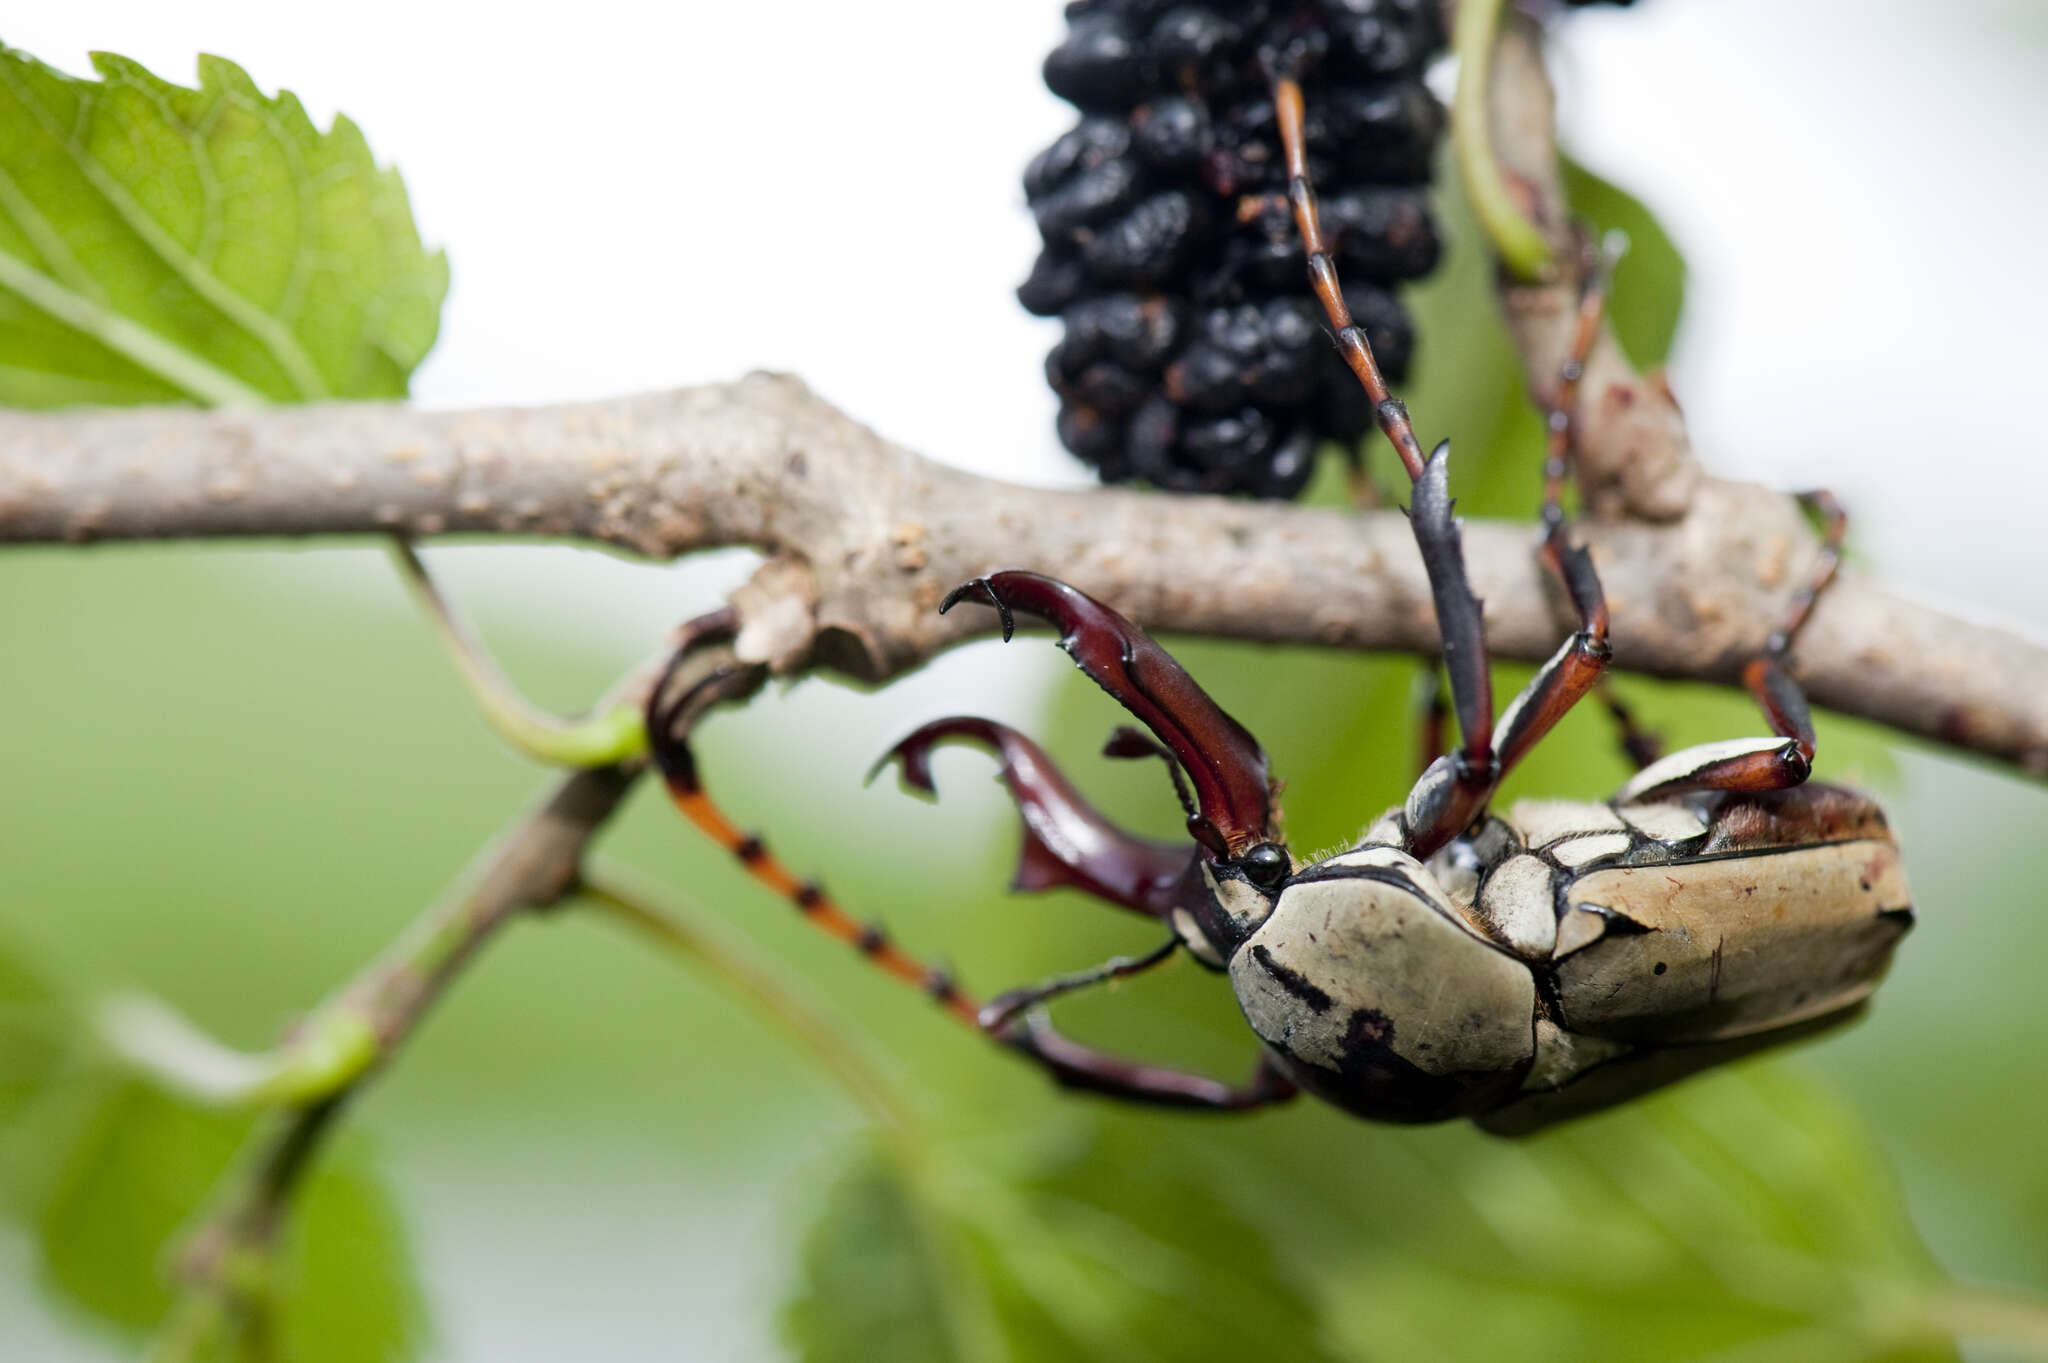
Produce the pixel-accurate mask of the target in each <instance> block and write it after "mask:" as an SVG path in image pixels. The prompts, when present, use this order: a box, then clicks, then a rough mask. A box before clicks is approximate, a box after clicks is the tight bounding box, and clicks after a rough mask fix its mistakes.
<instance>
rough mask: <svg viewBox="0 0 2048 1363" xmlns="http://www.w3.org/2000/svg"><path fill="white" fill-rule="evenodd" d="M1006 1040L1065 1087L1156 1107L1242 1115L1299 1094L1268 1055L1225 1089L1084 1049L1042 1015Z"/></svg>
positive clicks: (1181, 1073) (1201, 1078)
mask: <svg viewBox="0 0 2048 1363" xmlns="http://www.w3.org/2000/svg"><path fill="white" fill-rule="evenodd" d="M1002 1040H1003V1042H1004V1043H1005V1044H1006V1045H1008V1046H1010V1047H1012V1048H1014V1049H1015V1050H1017V1051H1019V1052H1021V1053H1022V1054H1024V1055H1026V1056H1028V1057H1030V1058H1031V1059H1032V1060H1033V1061H1035V1062H1037V1063H1038V1064H1039V1065H1041V1066H1042V1067H1044V1069H1045V1070H1046V1072H1047V1073H1049V1074H1051V1075H1052V1077H1053V1080H1054V1081H1055V1082H1056V1083H1058V1084H1059V1085H1060V1086H1061V1087H1062V1088H1071V1089H1080V1090H1083V1091H1085V1092H1088V1093H1098V1094H1101V1095H1103V1096H1104V1097H1108V1098H1120V1099H1122V1100H1124V1101H1126V1102H1132V1103H1144V1104H1148V1105H1150V1106H1154V1107H1179V1108H1209V1109H1213V1110H1216V1111H1223V1112H1242V1111H1245V1110H1246V1109H1248V1108H1255V1107H1265V1106H1267V1105H1269V1104H1272V1103H1281V1102H1285V1101H1287V1100H1288V1099H1289V1098H1292V1097H1293V1096H1294V1095H1295V1094H1296V1093H1297V1092H1298V1091H1299V1090H1297V1089H1296V1088H1295V1085H1294V1081H1293V1080H1291V1079H1289V1078H1288V1077H1287V1076H1286V1075H1284V1074H1282V1073H1280V1071H1279V1070H1278V1069H1277V1068H1275V1066H1274V1065H1273V1062H1272V1061H1271V1060H1269V1059H1267V1058H1266V1057H1265V1056H1263V1055H1261V1056H1260V1057H1259V1061H1258V1064H1257V1065H1256V1066H1255V1067H1254V1068H1253V1070H1252V1073H1251V1076H1250V1077H1249V1078H1248V1079H1246V1080H1245V1081H1244V1082H1243V1083H1241V1084H1226V1083H1224V1082H1223V1081H1222V1080H1220V1079H1211V1078H1209V1077H1207V1076H1206V1075H1200V1074H1190V1073H1188V1072H1187V1071H1185V1070H1175V1069H1168V1068H1165V1067H1163V1066H1159V1065H1148V1064H1145V1063H1143V1062H1141V1061H1135V1060H1125V1059H1123V1058H1122V1057H1120V1056H1114V1055H1110V1054H1107V1053H1106V1052H1103V1051H1098V1050H1095V1049H1093V1048H1092V1047H1088V1046H1083V1045H1082V1044H1081V1043H1079V1042H1077V1041H1073V1040H1070V1039H1069V1038H1067V1037H1065V1036H1062V1035H1061V1034H1060V1033H1059V1032H1056V1031H1054V1030H1053V1027H1052V1024H1051V1023H1050V1022H1048V1021H1047V1020H1046V1019H1045V1016H1044V1014H1042V1013H1031V1014H1028V1015H1026V1016H1025V1017H1024V1018H1023V1019H1022V1020H1021V1021H1019V1022H1017V1023H1014V1024H1012V1025H1011V1027H1010V1028H1009V1030H1008V1031H1006V1032H1005V1033H1004V1034H1003V1035H1002Z"/></svg>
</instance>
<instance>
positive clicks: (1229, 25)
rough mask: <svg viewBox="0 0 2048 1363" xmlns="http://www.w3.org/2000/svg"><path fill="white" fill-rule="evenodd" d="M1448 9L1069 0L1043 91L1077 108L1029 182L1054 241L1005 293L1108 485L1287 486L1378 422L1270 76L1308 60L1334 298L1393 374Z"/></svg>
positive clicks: (1381, 3)
mask: <svg viewBox="0 0 2048 1363" xmlns="http://www.w3.org/2000/svg"><path fill="white" fill-rule="evenodd" d="M1439 14H1440V6H1439V4H1438V3H1437V0H1209V3H1207V4H1191V3H1173V2H1172V0H1076V2H1075V3H1072V4H1070V5H1068V7H1067V18H1068V33H1067V37H1066V40H1065V41H1064V42H1062V43H1061V44H1060V46H1059V47H1058V48H1057V49H1056V50H1055V51H1054V52H1053V53H1052V55H1051V56H1049V57H1048V58H1047V59H1046V63H1045V76H1046V84H1047V85H1049V86H1050V87H1051V88H1052V89H1053V91H1054V93H1056V94H1059V95H1061V96H1063V97H1065V98H1066V99H1068V100H1069V101H1070V102H1072V103H1073V104H1075V105H1076V106H1077V107H1079V108H1080V109H1081V110H1082V112H1083V117H1082V119H1081V121H1080V122H1079V123H1078V124H1076V125H1075V127H1074V128H1073V130H1072V131H1070V132H1068V133H1067V134H1066V135H1065V136H1063V137H1061V138H1060V139H1058V140H1057V141H1056V142H1054V143H1053V144H1052V145H1051V146H1050V147H1047V148H1046V149H1045V151H1043V152H1042V153H1040V154H1039V155H1038V157H1037V158H1036V159H1034V160H1033V161H1032V163H1031V165H1030V168H1029V169H1028V170H1027V171H1026V172H1025V175H1024V191H1025V195H1026V197H1027V198H1028V199H1029V201H1030V204H1031V210H1032V213H1033V215H1034V216H1035V218H1036V219H1037V222H1038V227H1039V232H1040V235H1041V236H1042V237H1043V238H1044V241H1045V250H1044V252H1043V254H1041V255H1040V257H1039V260H1038V263H1037V265H1036V266H1034V267H1033V269H1032V271H1031V276H1030V278H1028V279H1027V280H1025V281H1024V283H1023V284H1022V285H1021V286H1020V287H1019V288H1018V290H1017V296H1018V298H1019V299H1020V300H1021V301H1022V302H1023V304H1024V306H1025V307H1026V308H1028V309H1030V310H1031V311H1032V312H1035V313H1038V314H1040V315H1041V316H1044V315H1052V314H1055V313H1056V314H1058V315H1059V316H1060V317H1061V319H1062V322H1063V323H1064V327H1065V336H1064V339H1062V340H1061V342H1060V343H1059V345H1057V346H1055V347H1054V348H1053V350H1052V353H1051V354H1049V355H1048V356H1047V357H1046V377H1047V379H1048V381H1049V382H1050V383H1051V384H1052V386H1053V388H1054V390H1055V391H1056V392H1057V393H1058V394H1059V396H1060V401H1061V406H1060V416H1059V422H1058V429H1059V435H1060V439H1061V441H1062V443H1064V444H1065V445H1066V446H1067V448H1068V449H1069V450H1071V451H1073V453H1074V454H1076V455H1077V456H1079V457H1080V458H1082V459H1083V460H1085V461H1087V462H1088V463H1090V464H1093V465H1094V466H1095V467H1096V468H1097V470H1098V471H1099V472H1100V474H1101V476H1102V477H1103V479H1104V480H1105V481H1110V482H1120V481H1124V480H1127V479H1137V480H1142V481H1144V482H1149V483H1152V484H1154V485H1156V486H1159V487H1163V488H1170V489H1176V490H1182V491H1206V492H1241V493H1248V494H1250V495H1253V496H1258V497H1291V496H1294V495H1296V494H1297V493H1299V492H1300V490H1301V488H1302V487H1303V486H1304V485H1305V484H1306V483H1307V481H1308V479H1309V476H1310V474H1311V473H1312V472H1313V467H1314V453H1315V449H1316V446H1317V443H1318V442H1319V441H1322V440H1330V439H1335V440H1345V441H1349V440H1356V439H1357V438H1358V437H1359V436H1360V435H1361V434H1362V433H1363V432H1364V431H1366V430H1367V429H1368V428H1369V426H1370V425H1371V419H1372V412H1371V409H1370V406H1369V404H1368V403H1366V401H1365V399H1364V395H1363V393H1362V392H1361V391H1360V390H1359V388H1358V384H1357V381H1356V379H1355V378H1354V377H1353V376H1352V375H1351V373H1350V371H1349V370H1347V369H1346V368H1345V367H1344V365H1343V363H1342V362H1341V361H1340V360H1338V359H1337V357H1336V355H1335V352H1334V351H1333V350H1332V349H1331V347H1330V344H1329V341H1328V338H1327V336H1326V334H1325V332H1324V329H1323V318H1322V314H1321V311H1320V309H1319V308H1318V307H1317V306H1316V304H1315V303H1314V301H1313V299H1312V297H1311V295H1310V293H1309V290H1308V284H1307V262H1306V258H1305V255H1304V253H1303V250H1302V247H1301V242H1300V238H1299V236H1298V235H1297V233H1296V229H1295V224H1294V219H1293V214H1292V212H1291V211H1290V209H1289V207H1288V204H1287V200H1286V189H1287V177H1286V169H1285V166H1284V164H1283V161H1282V157H1281V152H1280V142H1279V130H1278V126H1277V122H1276V119H1275V116H1274V108H1273V97H1272V90H1271V86H1270V72H1271V71H1272V70H1273V69H1274V68H1275V64H1276V63H1278V64H1283V65H1285V66H1287V68H1288V69H1290V70H1299V71H1300V72H1301V78H1302V85H1303V92H1304V96H1305V99H1306V106H1307V107H1306V117H1305V119H1304V129H1303V132H1304V137H1305V140H1306V143H1307V152H1308V162H1309V166H1308V168H1309V173H1310V176H1311V178H1312V179H1313V180H1314V181H1315V183H1316V186H1317V189H1318V191H1319V197H1320V199H1321V204H1322V216H1323V223H1324V234H1325V237H1326V238H1327V239H1328V241H1329V243H1330V249H1331V252H1332V254H1333V255H1334V256H1335V257H1336V259H1337V262H1338V265H1339V268H1340V269H1341V271H1342V272H1343V276H1344V279H1345V297H1346V299H1347V301H1349V303H1350V305H1351V308H1352V311H1353V313H1354V315H1355V316H1356V318H1357V320H1358V322H1359V324H1360V325H1361V326H1363V327H1364V328H1365V330H1366V334H1367V335H1368V337H1369V338H1370V339H1371V341H1372V343H1373V346H1374V348H1375V351H1376V353H1377V354H1378V357H1379V361H1380V365H1381V368H1382V369H1383V370H1384V371H1385V372H1386V373H1387V374H1388V375H1389V376H1390V377H1393V378H1399V377H1400V376H1401V374H1402V373H1403V371H1404V370H1405V369H1406V367H1407V364H1408V359H1409V356H1410V354H1411V352H1412V350H1413V347H1414V327H1413V324H1412V323H1411V322H1410V320H1409V318H1408V315H1407V313H1406V312H1405V311H1404V310H1403V309H1402V308H1401V305H1400V303H1399V302H1398V301H1397V300H1396V299H1395V297H1394V295H1393V293H1392V292H1391V286H1392V285H1393V284H1394V283H1396V282H1397V281H1399V280H1403V279H1409V278H1414V277H1416V276H1418V275H1421V274H1424V273H1427V272H1428V271H1429V270H1430V269H1431V268H1432V267H1433V266H1434V265H1435V263H1436V258H1437V253H1438V249H1439V243H1438V239H1437V233H1436V227H1435V223H1434V221H1433V220H1432V218H1431V215H1430V211H1429V205H1428V202H1427V183H1428V178H1429V172H1430V165H1431V159H1432V156H1433V154H1434V151H1435V147H1436V144H1437V141H1438V139H1439V137H1440V135H1441V133H1442V131H1443V125H1444V116H1443V111H1442V109H1441V108H1440V107H1439V105H1438V104H1437V102H1436V100H1435V99H1434V97H1432V96H1431V95H1430V93H1429V91H1428V89H1427V88H1426V87H1425V86H1424V85H1423V84H1422V79H1421V77H1422V67H1423V65H1424V64H1425V63H1426V62H1427V61H1428V60H1429V59H1430V57H1431V56H1433V55H1434V54H1435V53H1436V52H1437V51H1438V50H1440V49H1441V47H1442V44H1443V41H1444V34H1443V32H1442V31H1441V24H1440V17H1439Z"/></svg>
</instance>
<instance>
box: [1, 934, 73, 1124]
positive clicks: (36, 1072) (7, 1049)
mask: <svg viewBox="0 0 2048 1363" xmlns="http://www.w3.org/2000/svg"><path fill="white" fill-rule="evenodd" d="M75 1026H76V1019H75V1018H73V1017H71V1016H70V1014H69V1011H68V1010H67V1009H66V1008H65V1007H64V1006H63V1003H62V1001H61V1000H60V999H59V998H58V996H57V993H56V991H55V990H54V989H52V988H51V987H50V985H49V984H48V983H47V982H46V981H45V980H43V978H42V977H41V976H40V975H38V974H36V973H35V972H34V971H32V970H31V969H30V968H29V967H28V965H27V964H26V963H25V962H24V961H22V960H21V959H20V957H19V955H18V954H17V953H16V952H14V951H13V950H12V949H10V948H9V947H8V946H7V944H6V943H4V942H0V1129H4V1128H5V1127H6V1125H7V1123H8V1122H9V1121H10V1120H12V1119H13V1118H15V1117H16V1116H18V1115H19V1114H20V1113H21V1112H22V1111H23V1110H24V1109H26V1108H27V1107H28V1105H29V1104H30V1103H31V1102H33V1101H34V1100H35V1098H36V1097H37V1096H38V1095H39V1094H41V1093H42V1092H43V1091H44V1089H45V1088H47V1087H48V1085H49V1083H50V1082H51V1080H52V1079H53V1078H54V1076H55V1075H56V1073H57V1071H58V1069H59V1067H60V1066H61V1065H62V1064H63V1062H64V1057H65V1053H66V1052H67V1051H68V1050H69V1049H70V1041H69V1037H70V1034H71V1031H72V1029H73V1028H74V1027H75Z"/></svg>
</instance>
